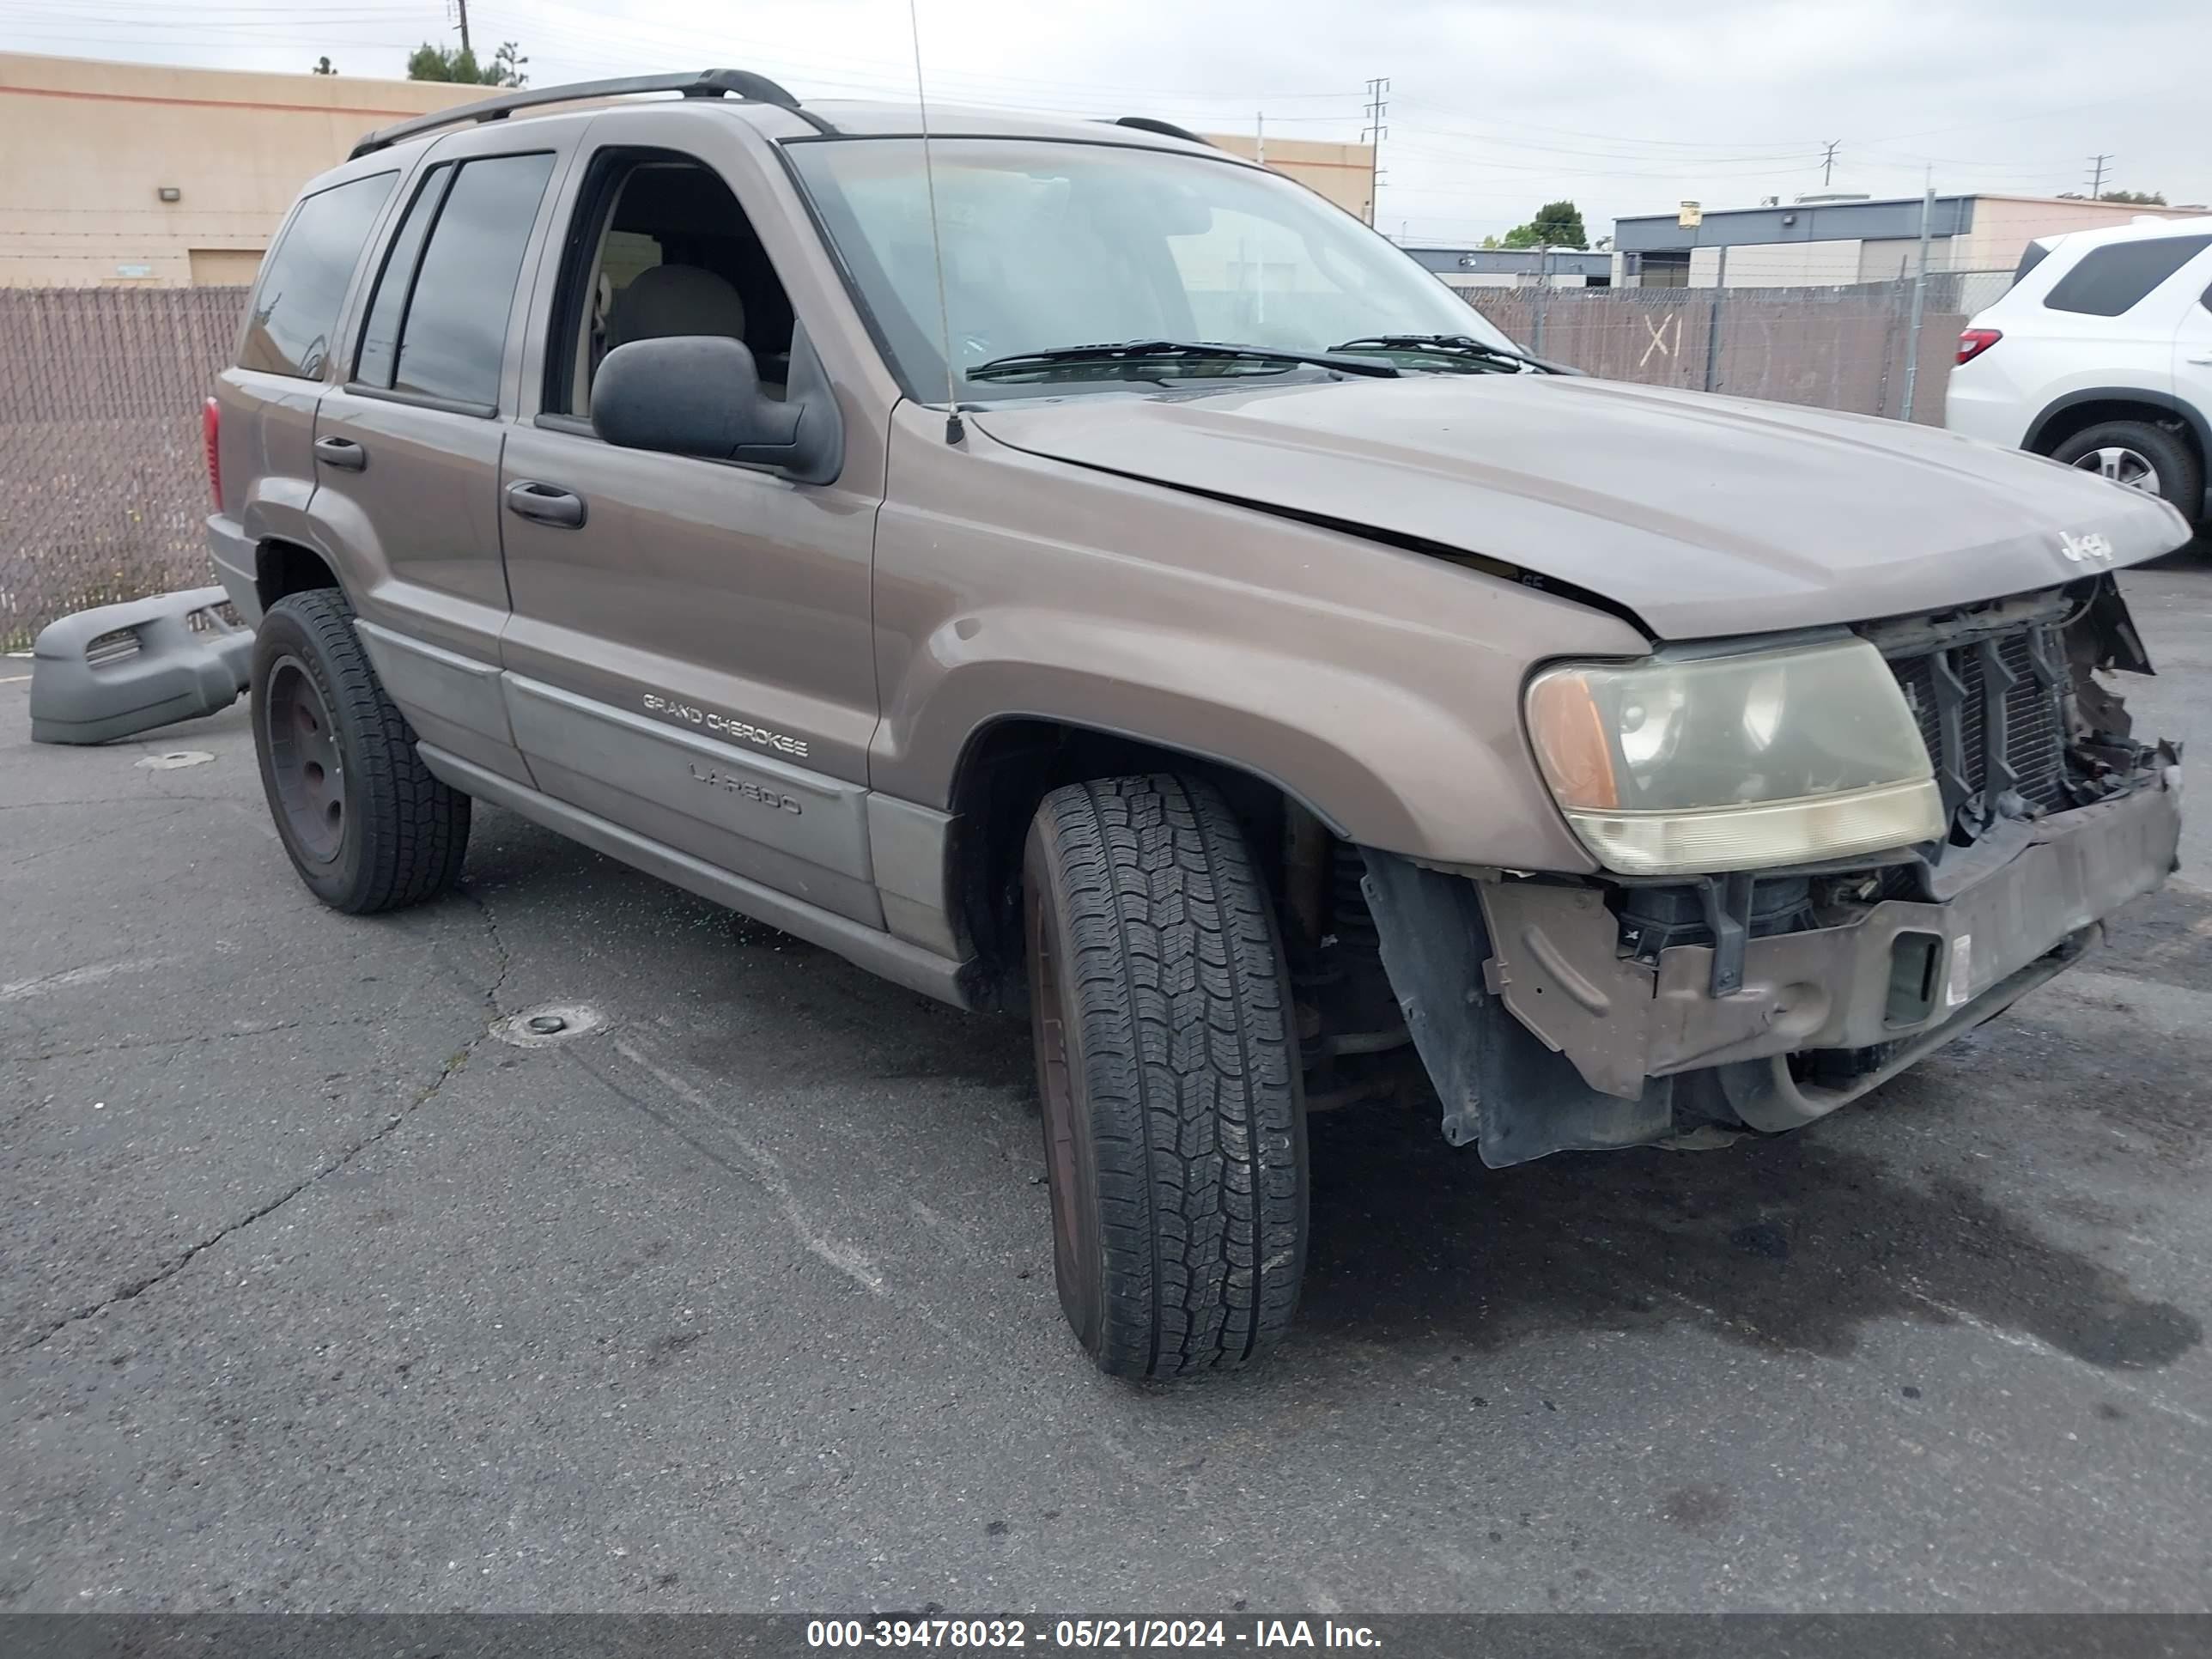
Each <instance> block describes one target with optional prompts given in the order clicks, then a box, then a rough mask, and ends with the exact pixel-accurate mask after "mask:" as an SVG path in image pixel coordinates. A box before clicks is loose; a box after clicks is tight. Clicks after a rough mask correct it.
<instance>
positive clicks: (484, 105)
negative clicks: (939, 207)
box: [349, 69, 836, 159]
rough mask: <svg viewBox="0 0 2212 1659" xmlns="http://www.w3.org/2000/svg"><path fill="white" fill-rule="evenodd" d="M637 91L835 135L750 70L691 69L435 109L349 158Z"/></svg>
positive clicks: (365, 142) (369, 141) (368, 141)
mask: <svg viewBox="0 0 2212 1659" xmlns="http://www.w3.org/2000/svg"><path fill="white" fill-rule="evenodd" d="M633 92H680V93H682V94H684V96H685V97H686V98H723V97H730V98H735V99H738V100H740V101H741V102H744V103H749V104H774V105H775V106H776V107H777V108H778V109H787V110H789V111H790V112H792V113H793V115H796V116H797V117H799V119H800V120H802V121H804V122H805V123H806V124H807V125H809V126H811V127H812V128H813V129H814V130H815V131H817V132H835V131H836V128H835V127H833V126H831V125H829V123H828V122H827V121H825V120H823V118H821V117H820V116H818V115H817V114H815V113H814V112H812V111H811V110H805V109H801V108H800V107H799V100H797V99H796V98H794V97H793V96H792V95H791V94H790V93H788V92H787V91H785V90H784V88H781V87H780V86H778V85H777V84H776V83H775V82H773V81H771V80H769V78H768V76H765V75H755V74H753V73H752V72H751V71H750V70H732V69H710V70H691V71H690V72H689V73H687V74H683V75H629V76H621V77H619V78H617V79H616V80H612V81H574V82H569V83H568V85H567V86H561V87H532V88H529V89H527V90H526V91H521V92H510V93H508V94H506V95H504V96H503V97H499V98H486V99H483V100H481V101H479V102H477V103H473V104H459V105H456V106H454V107H453V108H452V109H441V110H437V111H435V112H432V113H430V114H428V115H418V116H416V117H415V118H413V119H412V120H408V121H399V122H395V123H394V124H393V125H391V126H388V127H380V128H378V129H377V130H376V131H374V132H372V133H370V134H368V136H367V137H364V138H363V139H362V141H361V142H360V143H357V144H356V145H355V146H354V147H353V155H352V156H351V157H349V159H357V158H359V157H361V156H363V155H373V154H374V152H376V151H378V150H380V149H390V148H391V147H392V145H394V144H397V143H401V142H403V141H404V140H405V139H409V138H415V137H421V136H422V134H423V133H426V132H435V131H437V130H438V129H439V128H441V127H455V126H460V125H464V124H465V123H468V122H471V121H504V120H505V119H507V117H508V116H510V115H512V114H513V113H514V112H516V111H517V110H525V109H537V108H539V107H541V106H544V105H547V104H572V103H575V102H577V101H578V100H582V99H586V98H618V97H621V96H622V95H623V94H626V93H633Z"/></svg>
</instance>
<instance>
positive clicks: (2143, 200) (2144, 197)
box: [2058, 190, 2166, 207]
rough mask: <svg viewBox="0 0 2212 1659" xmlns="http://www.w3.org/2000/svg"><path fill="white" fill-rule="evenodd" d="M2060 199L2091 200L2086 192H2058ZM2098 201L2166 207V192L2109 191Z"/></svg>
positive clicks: (2068, 200) (2069, 200) (2065, 200)
mask: <svg viewBox="0 0 2212 1659" xmlns="http://www.w3.org/2000/svg"><path fill="white" fill-rule="evenodd" d="M2058 199H2059V200H2060V201H2062V202H2086V201H2087V200H2088V199H2089V197H2088V194H2087V191H2079V190H2062V191H2059V192H2058ZM2097 199H2098V200H2099V201H2100V202H2126V203H2129V204H2132V205H2133V206H2136V207H2164V206H2165V205H2166V194H2165V192H2164V191H2155V190H2108V191H2105V192H2104V193H2103V194H2102V195H2100V196H2099V197H2097Z"/></svg>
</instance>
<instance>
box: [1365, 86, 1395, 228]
mask: <svg viewBox="0 0 2212 1659" xmlns="http://www.w3.org/2000/svg"><path fill="white" fill-rule="evenodd" d="M1366 111H1367V120H1368V125H1366V126H1364V127H1362V128H1361V129H1360V131H1359V139H1360V142H1361V143H1364V144H1367V145H1369V147H1370V148H1369V149H1368V151H1367V222H1368V223H1369V224H1370V225H1371V224H1373V223H1374V222H1375V219H1376V212H1377V210H1379V209H1380V208H1381V207H1382V205H1383V139H1384V138H1385V137H1388V136H1389V131H1390V129H1389V127H1387V126H1385V125H1383V117H1384V116H1385V115H1388V114H1389V112H1390V77H1389V76H1387V75H1378V76H1376V77H1375V78H1374V79H1372V80H1370V82H1368V83H1367V105H1366Z"/></svg>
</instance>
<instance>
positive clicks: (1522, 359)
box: [1329, 334, 1582, 374]
mask: <svg viewBox="0 0 2212 1659" xmlns="http://www.w3.org/2000/svg"><path fill="white" fill-rule="evenodd" d="M1329 349H1330V350H1331V351H1431V352H1435V353H1436V354H1437V355H1438V356H1455V357H1482V358H1488V359H1489V360H1491V361H1492V362H1501V363H1526V364H1527V365H1528V367H1529V368H1533V369H1535V370H1536V371H1538V372H1539V373H1540V374H1581V373H1582V371H1581V370H1580V369H1578V368H1570V367H1569V366H1568V365H1567V364H1565V363H1555V362H1552V361H1551V359H1549V358H1548V357H1531V356H1529V355H1528V353H1527V352H1525V351H1516V350H1514V349H1513V348H1512V347H1510V346H1501V345H1492V344H1491V343H1490V342H1489V341H1487V340H1478V339H1476V338H1475V337H1474V336H1473V335H1472V334H1368V335H1363V336H1361V337H1359V338H1358V339H1357V340H1346V342H1345V343H1343V344H1342V345H1333V346H1331V347H1330V348H1329Z"/></svg>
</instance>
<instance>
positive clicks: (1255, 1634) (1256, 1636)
mask: <svg viewBox="0 0 2212 1659" xmlns="http://www.w3.org/2000/svg"><path fill="white" fill-rule="evenodd" d="M806 1644H807V1646H808V1647H809V1648H810V1649H812V1650H823V1651H827V1650H836V1649H840V1648H850V1649H859V1648H956V1649H957V1648H1030V1647H1036V1648H1052V1649H1086V1650H1088V1649H1096V1650H1106V1651H1112V1650H1115V1649H1140V1648H1237V1647H1242V1648H1249V1649H1259V1650H1266V1649H1285V1648H1364V1649H1370V1650H1371V1649H1377V1648H1380V1647H1381V1646H1382V1642H1381V1640H1380V1639H1379V1638H1377V1637H1376V1633H1375V1632H1374V1631H1373V1630H1372V1629H1371V1628H1370V1627H1369V1626H1365V1625H1354V1624H1341V1623H1339V1622H1337V1621H1336V1620H1330V1619H1322V1620H1310V1619H1245V1620H1237V1621H1234V1622H1231V1621H1230V1620H1222V1619H1055V1620H1026V1619H875V1620H860V1619H816V1620H809V1621H808V1622H807V1626H806Z"/></svg>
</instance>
